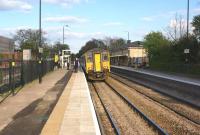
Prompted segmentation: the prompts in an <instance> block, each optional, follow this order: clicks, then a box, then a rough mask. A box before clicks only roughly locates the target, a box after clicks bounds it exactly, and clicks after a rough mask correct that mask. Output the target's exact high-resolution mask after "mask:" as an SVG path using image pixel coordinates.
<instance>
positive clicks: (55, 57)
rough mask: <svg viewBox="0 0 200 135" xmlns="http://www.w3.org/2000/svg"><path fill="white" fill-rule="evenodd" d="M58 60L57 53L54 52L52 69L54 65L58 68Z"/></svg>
mask: <svg viewBox="0 0 200 135" xmlns="http://www.w3.org/2000/svg"><path fill="white" fill-rule="evenodd" d="M58 61H59V57H58V55H57V54H55V56H54V69H55V67H56V69H58V68H59V67H58Z"/></svg>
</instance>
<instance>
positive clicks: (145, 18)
mask: <svg viewBox="0 0 200 135" xmlns="http://www.w3.org/2000/svg"><path fill="white" fill-rule="evenodd" d="M141 20H143V21H146V22H151V21H153V20H154V18H153V17H142V18H141Z"/></svg>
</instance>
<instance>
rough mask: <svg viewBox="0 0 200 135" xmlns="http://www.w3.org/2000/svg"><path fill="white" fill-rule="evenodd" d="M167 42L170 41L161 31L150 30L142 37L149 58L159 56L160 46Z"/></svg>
mask: <svg viewBox="0 0 200 135" xmlns="http://www.w3.org/2000/svg"><path fill="white" fill-rule="evenodd" d="M169 44H170V41H169V40H168V39H167V38H166V37H165V36H164V35H163V34H162V33H161V32H150V33H149V34H148V35H146V36H145V37H144V47H145V48H146V49H147V51H148V55H149V57H150V58H152V57H157V56H159V55H160V54H161V52H160V48H161V47H164V46H168V45H169Z"/></svg>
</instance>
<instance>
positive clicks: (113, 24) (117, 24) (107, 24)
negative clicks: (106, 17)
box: [103, 22, 123, 26]
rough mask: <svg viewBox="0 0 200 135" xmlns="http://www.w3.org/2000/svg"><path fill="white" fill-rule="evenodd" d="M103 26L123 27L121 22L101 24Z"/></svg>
mask: <svg viewBox="0 0 200 135" xmlns="http://www.w3.org/2000/svg"><path fill="white" fill-rule="evenodd" d="M103 25H104V26H120V25H123V24H122V23H121V22H108V23H105V24H103Z"/></svg>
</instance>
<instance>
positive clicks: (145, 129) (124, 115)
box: [95, 82, 157, 135]
mask: <svg viewBox="0 0 200 135" xmlns="http://www.w3.org/2000/svg"><path fill="white" fill-rule="evenodd" d="M95 87H96V88H97V90H98V92H99V94H100V96H101V97H102V100H103V102H104V104H105V106H106V108H107V109H108V110H109V112H110V113H111V114H112V116H113V118H114V119H115V121H116V123H117V125H118V127H119V128H120V131H121V134H123V135H124V134H125V135H126V134H127V135H130V134H137V135H144V134H148V135H154V134H157V133H156V132H155V131H154V130H153V128H152V127H150V126H149V125H148V124H147V122H146V121H145V120H143V119H142V118H141V117H140V116H139V115H138V114H137V113H135V112H134V111H133V110H132V109H131V108H130V107H129V106H128V105H127V104H126V103H125V102H124V101H123V100H122V99H121V98H120V97H119V96H117V95H116V94H115V93H114V92H113V91H112V90H111V88H110V87H109V86H107V85H106V84H105V83H104V82H98V83H95Z"/></svg>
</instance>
